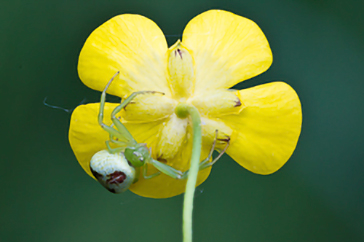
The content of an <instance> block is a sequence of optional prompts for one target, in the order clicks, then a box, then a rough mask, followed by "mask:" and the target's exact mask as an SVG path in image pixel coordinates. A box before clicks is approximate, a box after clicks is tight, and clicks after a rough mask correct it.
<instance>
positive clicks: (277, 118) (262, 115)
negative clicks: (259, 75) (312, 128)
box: [223, 82, 302, 175]
mask: <svg viewBox="0 0 364 242" xmlns="http://www.w3.org/2000/svg"><path fill="white" fill-rule="evenodd" d="M236 94H237V95H239V97H240V99H241V100H242V103H244V105H245V108H244V109H243V110H242V111H241V113H240V114H239V115H227V116H224V117H223V121H224V122H225V124H226V125H228V126H230V127H231V128H232V129H234V130H235V133H234V136H235V137H234V140H233V142H231V144H230V147H229V149H228V150H227V153H228V154H229V155H230V156H231V157H232V158H233V159H234V160H235V161H236V162H238V163H239V164H240V165H242V166H243V167H245V168H246V169H248V170H250V171H252V172H254V173H258V174H264V175H265V174H270V173H273V172H275V171H277V170H278V169H279V168H281V167H282V166H283V165H284V164H285V163H286V162H287V160H288V159H289V158H290V156H291V155H292V153H293V151H294V149H295V147H296V145H297V141H298V137H299V135H300V132H301V124H302V112H301V104H300V100H299V98H298V96H297V94H296V92H295V91H294V90H293V89H292V88H291V87H290V86H289V85H287V84H286V83H283V82H273V83H269V84H264V85H260V86H257V87H253V88H249V89H245V90H240V91H237V92H236Z"/></svg>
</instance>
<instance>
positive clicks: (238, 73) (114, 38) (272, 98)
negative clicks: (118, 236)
mask: <svg viewBox="0 0 364 242" xmlns="http://www.w3.org/2000/svg"><path fill="white" fill-rule="evenodd" d="M271 63H272V54H271V50H270V47H269V44H268V41H267V40H266V38H265V36H264V34H263V32H262V31H261V30H260V28H259V27H258V26H257V25H256V24H255V23H254V22H253V21H251V20H249V19H246V18H243V17H241V16H238V15H235V14H232V13H230V12H226V11H222V10H210V11H207V12H204V13H202V14H200V15H198V16H197V17H195V18H193V19H192V20H191V21H190V22H189V23H188V24H187V26H186V28H185V30H184V32H183V38H182V42H180V41H178V42H177V43H176V44H175V45H173V46H172V47H170V48H169V49H168V46H167V43H166V39H165V37H164V35H163V33H162V31H161V30H160V29H159V28H158V26H157V25H156V24H155V23H154V22H153V21H151V20H149V19H148V18H145V17H143V16H140V15H132V14H123V15H119V16H116V17H114V18H112V19H110V20H109V21H107V22H106V23H104V24H103V25H101V26H100V27H99V28H97V29H96V30H95V31H94V32H93V33H92V34H91V35H90V36H89V38H88V39H87V41H86V43H85V45H84V47H83V49H82V51H81V54H80V57H79V64H78V71H79V76H80V78H81V80H82V81H83V82H84V84H86V85H87V86H89V87H90V88H92V89H95V90H98V91H102V90H103V89H104V88H105V86H106V84H107V82H108V81H109V80H110V78H111V77H112V76H113V75H114V74H115V73H116V72H117V71H120V74H119V75H118V76H117V77H116V78H115V80H114V82H113V83H112V84H111V86H110V88H109V89H108V93H109V94H112V95H116V96H119V97H121V98H126V97H128V96H129V95H130V94H131V93H133V92H135V91H142V90H145V91H158V92H162V93H164V95H161V94H143V95H139V96H137V97H136V98H135V99H134V100H133V102H132V103H130V104H129V105H128V106H127V107H126V108H125V109H124V110H123V111H122V112H120V119H121V121H122V122H123V124H124V125H125V126H126V127H127V129H128V130H129V131H130V132H131V134H132V135H133V136H134V138H135V139H136V140H137V142H139V143H147V145H148V147H150V148H151V149H152V155H153V157H154V158H155V159H158V160H160V161H165V162H166V163H167V164H168V165H171V166H173V167H174V168H176V169H178V170H181V171H185V170H188V169H189V166H190V156H191V147H192V135H191V132H192V130H191V127H190V123H189V122H190V121H189V118H179V117H177V115H176V114H175V107H176V106H177V105H178V104H180V103H188V104H191V105H194V106H195V107H196V108H197V109H198V110H199V112H200V115H201V121H202V139H203V140H202V141H203V142H202V155H201V160H202V159H204V158H206V157H207V155H208V152H209V150H210V148H211V144H212V142H213V140H214V137H215V130H216V129H217V130H218V131H219V132H218V139H219V140H222V141H220V142H218V148H219V149H222V148H223V147H224V146H225V143H224V142H223V140H227V139H230V146H229V148H228V149H227V154H229V155H230V156H231V157H232V158H233V159H234V160H235V161H236V162H238V163H239V164H240V165H241V166H243V167H245V168H246V169H248V170H250V171H251V172H254V173H257V174H270V173H273V172H275V171H277V170H278V169H279V168H280V167H282V166H283V165H284V164H285V163H286V161H287V160H288V159H289V157H290V156H291V155H292V153H293V151H294V149H295V147H296V144H297V141H298V137H299V134H300V131H301V122H302V114H301V104H300V101H299V99H298V96H297V94H296V93H295V91H294V90H293V89H292V88H291V87H290V86H289V85H287V84H285V83H283V82H273V83H269V84H264V85H260V86H257V87H253V88H249V89H245V90H239V91H237V90H229V89H228V88H230V87H232V86H234V85H235V84H237V83H239V82H241V81H244V80H246V79H249V78H251V77H254V76H256V75H259V74H260V73H262V72H264V71H266V70H267V69H268V68H269V66H270V65H271ZM116 106H117V104H113V103H106V105H105V114H104V117H105V123H106V124H108V125H109V124H111V121H110V114H111V111H112V110H113V109H114V108H115V107H116ZM98 112H99V104H98V103H94V104H87V105H81V106H79V107H77V108H76V109H75V111H74V112H73V114H72V118H71V124H70V131H69V140H70V144H71V147H72V149H73V151H74V153H75V155H76V158H77V160H78V161H79V163H80V165H81V166H82V168H83V169H84V170H85V171H86V172H87V174H89V175H90V176H91V177H93V176H92V174H91V172H90V168H89V164H90V159H91V157H92V156H93V155H94V154H95V153H96V152H98V151H100V150H103V149H106V146H105V141H106V140H108V139H109V135H108V133H107V132H106V131H104V130H103V129H102V128H101V127H100V126H99V124H98V121H97V115H98ZM152 170H153V167H149V171H150V173H152V172H153V171H152ZM210 170H211V167H210V168H207V169H205V170H202V171H200V172H199V176H198V180H197V184H201V183H202V182H203V181H204V180H205V179H206V178H207V177H208V175H209V173H210ZM130 190H131V191H132V192H134V193H136V194H139V195H141V196H146V197H154V198H165V197H171V196H175V195H178V194H181V193H183V192H184V190H185V180H176V179H172V178H170V177H168V176H166V175H163V174H162V175H160V176H157V177H155V178H152V179H148V180H145V179H143V177H142V176H141V177H140V179H139V181H138V182H137V183H135V184H133V185H132V186H131V187H130Z"/></svg>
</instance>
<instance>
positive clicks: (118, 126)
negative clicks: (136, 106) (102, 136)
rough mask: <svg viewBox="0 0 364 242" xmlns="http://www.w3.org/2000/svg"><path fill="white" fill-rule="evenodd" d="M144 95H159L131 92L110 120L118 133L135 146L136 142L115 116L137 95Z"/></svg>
mask: <svg viewBox="0 0 364 242" xmlns="http://www.w3.org/2000/svg"><path fill="white" fill-rule="evenodd" d="M144 93H159V92H155V91H140V92H133V93H132V94H131V95H130V96H129V97H128V98H126V99H125V100H124V101H123V102H121V104H120V105H119V106H117V107H116V108H115V109H114V110H113V111H112V113H111V120H112V122H113V123H114V125H115V127H116V128H117V129H118V130H119V132H120V133H121V134H122V135H123V136H124V137H125V138H126V139H127V140H129V141H130V142H133V143H134V144H136V143H137V142H136V141H135V140H134V138H133V136H132V135H131V134H130V132H129V130H128V129H127V128H126V127H125V126H124V125H123V124H122V123H121V122H120V120H119V119H118V118H117V117H116V115H117V114H118V113H119V112H120V111H121V110H122V109H123V108H124V107H125V106H126V105H128V104H129V103H130V102H131V101H132V100H133V99H134V98H135V97H136V96H137V95H139V94H144ZM163 94H164V93H163Z"/></svg>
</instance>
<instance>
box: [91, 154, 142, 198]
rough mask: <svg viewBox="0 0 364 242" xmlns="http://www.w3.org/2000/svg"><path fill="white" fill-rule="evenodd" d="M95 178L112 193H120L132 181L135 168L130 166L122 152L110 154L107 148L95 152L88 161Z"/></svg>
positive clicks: (126, 188)
mask: <svg viewBox="0 0 364 242" xmlns="http://www.w3.org/2000/svg"><path fill="white" fill-rule="evenodd" d="M90 168H91V172H92V174H93V175H94V176H95V178H96V179H97V180H98V181H99V182H100V183H101V185H103V186H104V187H105V188H106V189H107V190H109V191H110V192H112V193H121V192H124V191H126V190H128V188H129V187H130V185H131V184H133V182H134V178H135V169H134V167H132V166H130V165H129V163H128V161H127V160H126V159H125V156H124V154H123V153H122V152H119V153H115V154H110V153H109V152H108V151H107V150H102V151H99V152H97V153H96V154H95V155H94V156H93V157H92V158H91V162H90Z"/></svg>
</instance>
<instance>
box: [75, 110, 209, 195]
mask: <svg viewBox="0 0 364 242" xmlns="http://www.w3.org/2000/svg"><path fill="white" fill-rule="evenodd" d="M117 105H118V104H111V103H106V104H105V112H104V122H105V123H106V124H107V125H110V124H111V119H110V117H111V112H112V110H113V109H114V108H115V107H116V106H117ZM99 106H100V104H98V103H93V104H87V105H81V106H78V107H77V108H76V109H75V110H74V111H73V113H72V117H71V123H70V129H69V141H70V144H71V147H72V150H73V152H74V153H75V156H76V158H77V160H78V162H79V163H80V165H81V166H82V168H83V169H84V170H85V172H86V173H87V174H88V175H89V176H91V177H92V178H94V177H93V175H92V173H91V171H90V160H91V157H92V156H93V155H94V154H95V153H96V152H98V151H100V150H103V149H106V145H105V141H106V140H108V139H109V135H108V133H107V132H106V131H104V130H103V129H102V128H101V127H100V126H99V124H98V121H97V115H98V112H99ZM163 121H164V120H159V121H156V122H149V123H125V126H126V127H127V129H128V130H129V131H130V133H131V134H132V135H133V137H134V138H135V140H136V141H137V142H138V143H147V144H148V147H150V148H152V153H153V157H154V158H155V159H156V157H157V154H156V150H157V149H156V147H157V142H158V139H157V137H158V134H159V133H160V132H161V131H162V129H163V124H162V123H163ZM189 132H190V131H189ZM188 136H190V134H188ZM189 140H190V141H189V142H187V143H186V145H184V146H183V149H180V152H179V153H178V154H177V155H176V156H175V157H174V159H172V160H168V162H167V164H168V165H172V166H173V167H174V168H176V169H178V170H181V171H186V170H188V169H189V165H190V163H189V160H190V156H191V148H192V143H191V138H189ZM209 147H211V146H209ZM209 147H207V146H206V148H205V149H202V154H201V157H202V159H203V158H205V157H207V155H208V152H209ZM210 170H211V168H207V169H205V170H203V171H201V172H200V173H199V177H198V180H197V184H201V183H202V182H203V181H204V180H206V178H207V177H208V175H209V174H210ZM154 172H156V170H155V168H154V167H149V170H148V173H149V174H152V173H154ZM185 183H186V180H176V179H173V178H170V177H168V176H166V175H160V176H157V177H154V178H152V179H147V180H145V179H144V178H143V177H142V174H141V177H140V180H139V181H138V182H137V183H135V184H134V185H132V187H131V188H130V190H131V191H133V192H134V193H136V194H138V195H140V196H144V197H152V198H166V197H172V196H176V195H178V194H181V193H183V192H184V191H185Z"/></svg>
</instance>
